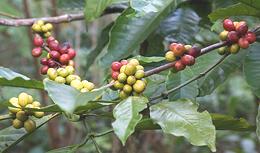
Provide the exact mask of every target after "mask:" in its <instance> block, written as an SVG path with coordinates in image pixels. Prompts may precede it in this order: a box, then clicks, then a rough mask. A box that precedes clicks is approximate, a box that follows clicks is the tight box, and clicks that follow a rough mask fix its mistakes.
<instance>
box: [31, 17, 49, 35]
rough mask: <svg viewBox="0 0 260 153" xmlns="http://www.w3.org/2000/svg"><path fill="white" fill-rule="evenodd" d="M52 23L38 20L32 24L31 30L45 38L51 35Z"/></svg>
mask: <svg viewBox="0 0 260 153" xmlns="http://www.w3.org/2000/svg"><path fill="white" fill-rule="evenodd" d="M52 29H53V25H52V24H51V23H46V24H45V23H44V21H43V20H38V21H36V22H35V23H34V24H33V25H32V30H33V31H34V32H36V33H39V34H41V35H42V36H44V37H45V38H47V37H49V36H51V31H52Z"/></svg>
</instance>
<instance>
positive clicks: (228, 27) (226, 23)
mask: <svg viewBox="0 0 260 153" xmlns="http://www.w3.org/2000/svg"><path fill="white" fill-rule="evenodd" d="M223 28H224V29H225V30H227V31H234V30H236V28H235V26H234V23H233V21H232V20H230V19H225V20H224V21H223Z"/></svg>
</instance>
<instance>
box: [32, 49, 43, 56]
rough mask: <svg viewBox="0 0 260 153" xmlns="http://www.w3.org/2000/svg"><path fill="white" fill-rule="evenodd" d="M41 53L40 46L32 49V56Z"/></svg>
mask: <svg viewBox="0 0 260 153" xmlns="http://www.w3.org/2000/svg"><path fill="white" fill-rule="evenodd" d="M41 55H42V48H41V47H36V48H34V49H33V50H32V56H33V57H40V56H41Z"/></svg>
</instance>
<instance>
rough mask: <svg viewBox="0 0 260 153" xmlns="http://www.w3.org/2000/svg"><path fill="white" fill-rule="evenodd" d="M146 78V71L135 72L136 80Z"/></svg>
mask: <svg viewBox="0 0 260 153" xmlns="http://www.w3.org/2000/svg"><path fill="white" fill-rule="evenodd" d="M143 77H144V70H138V71H136V72H135V78H136V79H141V78H143Z"/></svg>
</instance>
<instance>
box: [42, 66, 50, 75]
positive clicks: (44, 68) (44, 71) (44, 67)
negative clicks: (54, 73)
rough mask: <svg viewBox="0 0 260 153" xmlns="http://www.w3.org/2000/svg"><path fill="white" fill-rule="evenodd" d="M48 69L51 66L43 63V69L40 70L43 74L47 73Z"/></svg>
mask: <svg viewBox="0 0 260 153" xmlns="http://www.w3.org/2000/svg"><path fill="white" fill-rule="evenodd" d="M48 69H49V66H47V65H43V66H42V67H41V70H40V71H41V74H42V75H45V74H47V71H48Z"/></svg>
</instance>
